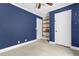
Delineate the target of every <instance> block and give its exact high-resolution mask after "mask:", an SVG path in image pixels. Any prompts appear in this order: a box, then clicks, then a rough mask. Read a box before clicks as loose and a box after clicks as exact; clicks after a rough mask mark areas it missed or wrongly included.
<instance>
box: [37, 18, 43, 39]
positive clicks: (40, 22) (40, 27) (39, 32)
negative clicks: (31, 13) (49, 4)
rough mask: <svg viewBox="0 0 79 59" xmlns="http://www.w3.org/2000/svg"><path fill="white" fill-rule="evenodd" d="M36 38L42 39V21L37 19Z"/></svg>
mask: <svg viewBox="0 0 79 59" xmlns="http://www.w3.org/2000/svg"><path fill="white" fill-rule="evenodd" d="M36 33H37V34H36V38H37V39H42V19H40V18H36Z"/></svg>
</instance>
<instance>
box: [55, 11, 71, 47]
mask: <svg viewBox="0 0 79 59" xmlns="http://www.w3.org/2000/svg"><path fill="white" fill-rule="evenodd" d="M55 21H56V22H55V41H56V43H57V44H60V45H64V46H71V10H67V11H64V12H60V13H56V14H55Z"/></svg>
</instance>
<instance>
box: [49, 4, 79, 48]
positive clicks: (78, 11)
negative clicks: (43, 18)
mask: <svg viewBox="0 0 79 59" xmlns="http://www.w3.org/2000/svg"><path fill="white" fill-rule="evenodd" d="M70 9H71V10H72V23H71V25H72V27H71V28H72V30H71V31H72V46H75V47H79V4H78V3H75V4H72V5H69V6H66V7H63V8H60V9H57V10H54V11H51V12H50V13H49V15H50V41H53V42H54V41H55V33H54V32H55V30H54V25H55V19H54V15H55V13H58V12H63V11H66V10H70ZM75 22H76V23H77V24H75Z"/></svg>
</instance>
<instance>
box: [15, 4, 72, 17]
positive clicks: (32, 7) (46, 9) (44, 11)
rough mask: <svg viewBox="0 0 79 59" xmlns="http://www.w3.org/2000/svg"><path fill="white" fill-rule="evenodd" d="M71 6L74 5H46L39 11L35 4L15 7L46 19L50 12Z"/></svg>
mask: <svg viewBox="0 0 79 59" xmlns="http://www.w3.org/2000/svg"><path fill="white" fill-rule="evenodd" d="M70 4H72V3H53V6H48V5H47V4H45V5H42V6H41V8H40V9H37V8H36V4H35V3H15V5H17V6H19V7H22V8H24V9H26V10H29V11H30V12H32V13H35V14H37V15H39V16H41V17H45V16H46V15H47V14H48V12H49V11H53V10H56V9H58V8H61V7H65V6H67V5H70Z"/></svg>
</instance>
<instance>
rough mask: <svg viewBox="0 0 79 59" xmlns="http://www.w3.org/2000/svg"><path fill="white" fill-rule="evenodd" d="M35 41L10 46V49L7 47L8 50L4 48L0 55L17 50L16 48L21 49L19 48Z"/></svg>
mask: <svg viewBox="0 0 79 59" xmlns="http://www.w3.org/2000/svg"><path fill="white" fill-rule="evenodd" d="M36 41H37V39H35V40H32V41H29V42H25V43H21V44H18V45H14V46H11V47H8V48H4V49H1V50H0V53H3V52H6V51H9V50H12V49H15V48H18V47H21V46H24V45H27V44H30V43H33V42H36Z"/></svg>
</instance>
